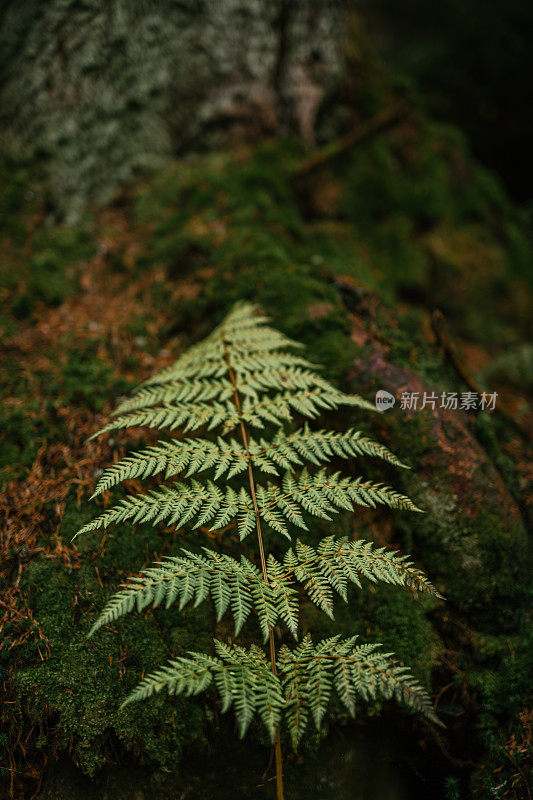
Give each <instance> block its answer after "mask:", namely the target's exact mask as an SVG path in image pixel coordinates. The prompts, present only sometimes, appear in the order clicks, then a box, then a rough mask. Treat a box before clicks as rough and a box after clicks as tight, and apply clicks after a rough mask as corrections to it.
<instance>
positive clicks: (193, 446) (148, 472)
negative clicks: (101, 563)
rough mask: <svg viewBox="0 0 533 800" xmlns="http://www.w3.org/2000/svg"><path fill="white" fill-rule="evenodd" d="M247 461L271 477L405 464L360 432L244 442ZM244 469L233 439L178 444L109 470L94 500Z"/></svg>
mask: <svg viewBox="0 0 533 800" xmlns="http://www.w3.org/2000/svg"><path fill="white" fill-rule="evenodd" d="M248 450H249V458H250V460H251V462H252V464H253V466H254V467H257V468H258V469H259V470H261V471H262V472H265V473H269V474H271V475H279V468H282V469H284V470H287V471H292V470H293V469H294V468H295V467H297V466H300V465H302V464H303V460H307V461H309V462H311V463H312V464H317V465H318V464H320V463H321V462H322V463H323V462H325V461H329V460H330V458H331V457H333V456H336V457H338V458H350V457H352V456H360V455H363V454H366V455H371V456H376V457H378V458H382V459H383V460H385V461H389V462H390V463H391V464H394V465H395V466H398V467H405V464H402V462H401V461H400V460H399V459H398V458H397V457H396V456H395V455H394V453H391V452H390V450H388V449H387V448H386V447H384V446H383V445H381V444H378V443H377V442H374V441H372V440H371V439H368V438H367V437H366V436H363V434H362V433H361V431H354V430H351V429H350V430H348V431H346V432H345V433H336V432H333V431H311V430H310V429H309V428H308V427H307V426H305V427H304V428H301V429H299V430H297V431H296V432H295V433H293V434H291V435H290V436H287V435H286V434H284V433H283V432H278V433H277V434H276V436H275V437H274V438H273V439H272V441H271V442H270V443H269V442H267V441H265V439H261V440H260V441H258V442H257V441H255V440H254V439H250V440H249V442H248ZM247 467H248V455H247V453H246V451H245V449H244V447H243V445H242V444H241V443H240V442H238V441H237V440H236V439H230V440H227V439H223V438H222V437H220V436H219V437H218V439H217V441H216V442H212V441H209V440H207V439H182V440H178V441H171V442H164V441H162V442H159V443H158V445H157V446H153V447H147V448H146V449H145V450H141V451H140V452H138V453H132V454H131V455H129V456H127V457H126V458H124V459H122V460H121V461H119V462H118V463H117V464H114V465H113V466H112V467H108V469H106V470H105V471H104V473H103V475H102V477H101V478H100V480H99V481H98V484H97V486H96V489H95V491H94V493H93V495H92V497H93V498H94V497H97V496H98V495H100V494H102V492H105V491H108V490H109V489H111V488H112V487H113V486H116V485H117V484H118V483H121V482H122V481H125V480H131V479H133V478H141V479H144V478H147V477H150V476H154V475H159V474H160V473H161V472H164V473H165V478H169V477H171V476H172V475H177V474H179V473H183V474H184V477H185V478H188V477H190V476H191V475H194V474H196V473H198V472H204V471H206V470H208V469H214V470H215V475H214V479H215V480H217V479H218V478H220V477H222V476H223V475H224V474H225V476H226V478H227V479H228V480H229V479H230V478H233V477H234V476H235V475H239V474H240V473H241V472H244V471H245V470H246V469H247Z"/></svg>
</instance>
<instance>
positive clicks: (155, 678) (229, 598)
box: [76, 304, 440, 753]
mask: <svg viewBox="0 0 533 800" xmlns="http://www.w3.org/2000/svg"><path fill="white" fill-rule="evenodd" d="M267 322H268V320H267V318H266V317H264V316H262V315H261V314H260V313H259V311H258V309H257V308H256V307H255V306H253V305H251V304H239V305H237V306H235V307H234V309H233V310H232V312H231V313H230V314H229V315H228V316H227V317H226V318H225V319H224V320H223V321H222V322H221V324H220V325H219V326H218V327H217V328H216V329H215V330H214V331H213V332H212V333H211V334H210V335H209V336H208V337H207V338H206V339H205V340H204V341H203V342H200V343H199V344H197V345H195V346H194V347H192V348H190V349H189V350H188V351H187V352H186V353H184V354H183V355H182V356H180V358H178V359H177V361H176V362H175V363H174V364H173V365H172V366H171V367H169V368H167V369H165V370H163V371H162V372H161V373H159V374H158V375H155V376H153V377H152V378H150V379H149V380H148V381H145V383H144V384H142V385H141V386H140V387H139V388H138V389H137V390H136V391H135V392H134V393H133V396H132V397H131V398H128V399H126V400H124V401H123V402H121V403H120V404H119V405H118V407H117V409H116V411H115V415H114V418H113V419H112V420H111V422H110V423H109V424H108V425H106V426H105V427H104V428H103V430H102V431H100V432H99V433H103V432H107V431H112V430H120V429H125V428H130V427H137V426H141V425H143V426H147V427H151V428H155V429H161V430H162V429H167V430H169V431H175V430H179V433H178V436H177V438H174V439H171V440H170V441H160V442H159V443H158V444H157V445H155V446H149V447H145V448H144V449H142V450H140V451H139V452H135V453H133V454H131V455H129V456H127V457H126V458H123V459H122V460H120V461H119V462H118V463H117V464H115V465H113V466H112V467H110V468H109V469H107V470H106V471H105V472H104V473H103V475H102V477H101V478H100V480H99V482H98V484H97V486H96V489H95V492H94V495H93V496H98V495H100V494H101V493H102V492H105V491H107V490H109V489H112V488H113V487H114V486H116V485H117V484H119V483H121V482H122V481H126V480H131V479H144V478H147V477H150V476H156V475H160V476H163V477H164V478H165V479H169V478H171V477H173V476H176V477H178V478H179V479H180V482H173V483H172V484H171V485H169V486H162V487H160V488H158V489H157V490H153V491H149V492H147V493H144V494H140V495H131V496H128V497H126V498H125V499H124V500H122V501H121V502H120V503H119V504H118V505H116V506H114V507H111V508H108V509H106V510H105V511H104V512H103V513H101V514H100V515H99V516H98V517H96V519H94V520H93V521H91V522H89V523H88V524H86V525H85V526H83V528H81V530H80V531H79V532H78V533H77V534H76V535H79V534H81V533H85V532H88V531H92V530H96V529H98V528H100V527H104V528H107V527H108V526H109V525H110V524H113V523H122V522H126V521H128V522H130V523H131V524H133V525H135V524H137V523H152V524H154V525H155V524H157V523H159V522H165V523H166V525H168V526H169V527H176V528H182V527H184V526H187V525H190V526H191V527H192V528H193V529H197V528H200V527H202V528H204V527H205V528H207V529H208V530H222V529H225V528H227V527H231V526H233V525H235V526H236V529H237V532H238V534H239V537H240V539H241V540H243V539H244V538H245V537H246V536H248V535H249V534H250V533H251V532H252V531H254V530H256V529H257V533H258V544H259V555H260V560H261V569H258V567H257V566H256V565H255V564H253V563H252V562H251V561H249V560H247V559H246V558H245V557H244V556H241V559H240V561H237V560H236V559H234V558H232V557H230V556H228V555H223V554H220V553H216V552H214V551H213V550H208V549H203V550H202V552H201V553H193V552H191V551H188V550H181V551H180V554H179V555H177V556H169V557H166V558H165V559H164V560H163V561H161V562H158V563H157V564H155V565H154V566H152V567H149V568H148V569H145V570H144V571H143V572H141V574H140V575H138V576H136V577H132V578H129V579H128V580H127V581H126V582H125V583H124V584H123V585H122V588H121V589H120V591H119V592H118V593H117V594H116V595H114V596H113V597H112V598H111V599H110V600H109V602H108V604H107V605H106V607H105V608H104V610H103V612H102V614H101V615H100V617H99V618H98V619H97V620H96V622H95V624H94V625H93V628H92V630H91V634H92V633H94V631H96V630H98V628H100V627H102V625H105V624H107V623H109V622H113V621H114V620H116V619H118V618H119V617H120V616H122V615H123V614H126V613H128V612H130V611H132V610H133V609H134V608H135V609H137V610H138V611H142V610H143V609H145V608H147V607H148V606H152V607H156V606H158V605H159V604H161V603H165V605H166V606H167V608H168V607H169V606H170V605H172V604H173V603H176V604H177V605H178V607H179V608H180V609H183V608H185V606H187V605H188V604H192V605H194V606H197V605H199V604H200V603H202V602H203V601H205V600H207V599H211V600H212V602H213V604H214V608H215V611H216V616H217V619H219V620H220V619H221V617H222V616H223V615H224V614H225V613H226V612H230V613H231V615H232V616H233V618H234V623H235V633H236V635H238V634H239V632H240V630H241V629H242V627H243V625H244V624H245V622H246V620H247V619H248V618H249V617H250V615H251V614H252V612H254V613H255V614H256V615H257V618H258V622H259V627H260V629H261V631H262V634H263V638H264V640H265V641H266V639H267V638H268V639H270V656H271V659H272V663H271V664H268V663H267V660H266V657H265V653H264V652H263V650H262V649H261V648H259V647H256V646H255V645H252V647H251V648H250V649H249V650H245V649H243V648H242V647H239V646H237V645H235V646H230V645H227V644H224V643H223V642H219V641H217V642H215V655H214V656H208V655H206V654H202V653H196V652H191V653H189V654H188V655H187V656H185V657H181V658H177V659H175V660H174V661H172V662H170V664H169V665H168V666H167V667H163V668H161V669H159V670H157V671H156V672H154V673H153V674H152V675H149V676H148V677H147V678H145V679H144V680H143V681H142V682H141V684H140V685H139V686H138V687H137V689H135V690H134V692H133V693H132V694H131V695H130V697H129V698H127V700H126V703H128V702H131V701H133V700H138V699H141V698H144V697H149V696H150V695H152V694H154V693H155V692H159V691H161V690H163V689H166V690H167V691H168V692H169V693H171V694H172V693H182V694H197V693H198V692H201V691H204V690H205V689H206V688H208V687H209V686H211V685H212V684H214V685H215V686H216V688H217V690H218V692H219V694H220V698H221V702H222V710H223V711H226V710H227V709H228V708H229V707H230V706H231V705H233V706H234V708H235V713H236V717H237V721H238V725H239V731H240V734H241V735H244V733H245V732H246V730H247V728H248V726H249V724H250V721H251V719H252V718H253V716H254V715H258V716H259V717H260V718H261V720H262V721H263V723H264V725H265V726H266V728H267V730H268V733H269V735H270V737H271V739H272V740H273V739H274V738H275V737H277V732H278V731H279V725H280V722H281V720H282V718H283V719H284V720H285V722H286V724H287V726H288V730H289V734H290V736H291V739H292V741H293V743H294V745H295V746H296V744H297V743H298V741H299V739H300V738H301V736H302V734H303V733H304V731H305V729H306V726H307V724H308V722H309V720H311V719H313V720H314V723H315V725H316V726H317V727H319V726H320V725H321V723H322V721H323V718H324V715H325V713H326V711H327V707H328V704H329V702H330V698H331V695H332V693H333V691H336V692H337V693H338V695H339V697H340V699H341V701H342V702H343V703H344V705H345V706H346V707H347V708H348V710H349V711H350V713H353V712H354V709H355V706H356V703H357V702H358V701H359V700H361V699H362V700H368V699H371V698H378V697H381V698H385V699H389V698H392V697H395V698H396V699H397V700H400V701H401V702H404V703H406V704H407V705H409V706H411V707H412V708H415V709H417V710H419V711H421V712H422V713H424V714H426V716H428V717H430V718H432V719H434V717H433V714H432V710H431V706H430V704H429V699H428V697H427V695H426V694H425V692H424V690H423V689H422V688H421V687H420V686H419V684H418V683H417V682H416V681H415V680H414V678H413V677H412V675H411V674H410V673H409V671H408V670H407V669H406V668H405V667H403V666H401V665H400V664H399V663H398V662H396V661H394V660H393V659H391V657H390V654H384V653H382V652H381V651H380V650H379V649H378V647H379V646H378V645H358V644H357V642H356V637H352V638H349V639H345V640H342V639H340V637H333V638H332V639H328V640H324V641H322V642H320V643H319V644H317V645H315V644H314V643H313V642H312V640H311V638H310V637H309V636H307V637H306V638H305V639H304V640H303V642H301V644H300V645H298V646H297V647H296V649H294V650H292V651H290V650H289V649H288V648H286V647H283V648H281V651H280V653H279V672H278V673H277V674H276V647H275V640H274V637H273V630H274V628H275V627H276V626H278V625H279V624H280V623H281V624H282V625H283V626H286V627H287V628H288V629H289V630H290V631H291V633H292V634H293V635H294V637H295V638H297V634H298V618H299V598H300V596H301V594H302V592H303V593H305V594H306V595H307V596H308V597H309V598H310V600H311V601H312V602H313V603H314V604H315V605H316V606H317V607H318V608H320V609H321V610H322V611H324V612H325V613H326V614H328V615H329V616H333V598H334V595H335V594H339V595H340V596H341V597H342V598H343V599H344V600H347V591H348V586H349V584H355V585H356V586H358V587H360V586H361V582H362V579H363V578H366V579H368V580H370V581H372V582H378V581H381V582H385V583H389V584H396V585H399V586H405V587H409V588H412V589H416V590H419V591H426V592H429V593H432V594H434V595H435V596H437V597H440V595H439V594H438V592H437V591H436V590H435V589H434V587H433V586H432V585H431V584H430V582H429V581H428V579H427V578H426V576H425V575H424V574H423V573H422V572H421V571H420V570H418V569H416V568H415V567H414V565H413V564H412V562H411V561H409V560H408V559H407V557H406V556H401V555H399V554H398V553H396V552H391V551H388V550H385V548H383V547H376V546H374V545H373V544H372V543H370V542H363V541H355V542H351V541H348V540H346V539H337V538H335V537H334V536H328V537H326V538H325V539H323V540H322V541H321V542H320V543H319V545H318V546H317V547H316V548H314V547H311V546H309V545H306V544H305V543H304V542H301V541H299V540H298V541H297V542H296V544H295V545H294V546H293V547H291V548H290V549H289V550H288V551H287V553H286V554H285V557H284V558H283V560H282V561H278V560H277V559H276V558H274V556H273V555H271V554H270V555H268V556H267V555H265V548H264V541H265V540H264V538H263V537H264V533H262V532H261V528H262V527H263V526H264V524H265V523H266V526H268V527H269V528H270V529H271V530H272V531H276V532H278V533H280V534H283V535H284V536H287V537H288V538H289V539H291V535H290V531H291V530H292V528H293V527H294V528H300V529H302V530H306V529H307V523H306V519H307V515H311V516H315V517H318V518H321V519H325V520H330V519H331V518H332V515H333V514H336V513H338V512H339V511H341V510H346V511H352V510H353V509H354V506H356V505H360V506H367V507H373V508H375V507H376V506H378V505H385V506H388V507H390V508H398V509H406V510H411V511H419V510H420V509H418V508H417V507H416V505H415V504H414V503H413V502H412V501H411V500H410V499H409V498H408V497H406V496H405V495H403V494H400V493H399V492H396V491H395V490H394V489H392V488H390V487H388V486H385V485H383V484H381V483H374V482H371V481H368V480H365V479H363V478H362V477H359V478H355V479H354V478H351V477H343V476H342V475H341V473H339V472H333V473H332V472H329V471H328V470H327V469H326V465H327V464H328V463H329V462H330V461H331V460H333V459H338V458H342V459H346V458H351V457H360V456H363V455H368V456H373V457H378V458H381V459H383V460H385V461H388V462H389V463H391V464H394V465H395V466H399V467H403V466H405V465H404V464H402V463H401V461H400V460H399V459H398V458H397V457H396V456H395V455H394V454H393V453H391V451H390V450H388V449H387V448H386V447H384V446H383V445H380V444H378V443H377V442H374V441H373V440H372V439H370V438H368V437H367V436H365V435H363V434H362V433H361V432H360V431H357V430H354V429H349V430H347V431H345V432H342V433H341V432H333V431H327V430H311V429H310V428H309V425H308V424H307V423H305V425H304V426H303V427H301V428H299V429H297V430H295V431H293V432H287V430H286V429H285V425H286V423H292V422H293V421H294V420H295V418H297V417H307V418H309V419H313V418H315V417H317V416H318V415H319V414H320V413H321V412H322V411H323V410H335V409H337V408H338V407H339V406H341V405H345V406H353V407H359V408H366V409H371V410H373V411H375V409H374V406H373V405H372V404H370V403H368V402H367V401H365V400H363V399H362V398H361V397H358V396H357V395H349V394H345V393H344V392H342V391H340V390H339V389H337V388H336V387H334V386H332V385H331V384H330V383H328V382H327V381H326V380H325V379H324V378H323V377H322V376H321V375H320V374H319V373H318V372H317V369H318V368H317V367H316V366H315V365H313V364H312V363H310V362H309V361H307V360H306V359H305V358H302V357H301V356H300V355H299V354H296V355H294V354H293V353H290V352H287V348H298V347H300V345H299V344H298V343H297V342H293V341H291V340H290V339H288V338H287V337H286V336H285V335H284V334H282V333H280V332H278V331H276V330H273V329H272V328H270V327H269V326H268V324H267ZM217 428H218V429H219V430H218V434H216V435H215V434H214V433H212V434H207V435H206V432H209V431H214V430H215V429H217ZM250 428H257V429H260V430H262V431H263V432H262V433H260V434H257V436H256V438H253V437H252V436H250V433H249V429H250ZM273 428H274V429H275V428H278V429H279V430H278V431H277V432H275V433H274V434H272V435H270V434H271V431H272V429H273ZM200 430H201V431H202V432H203V433H202V434H201V435H200V436H198V435H197V434H196V438H193V437H192V436H188V437H187V438H183V437H184V435H185V434H186V433H187V432H188V431H195V432H196V431H200ZM234 430H235V431H237V432H236V433H235V434H232V431H234ZM265 430H266V431H267V432H264V431H265ZM95 435H98V434H95ZM309 465H311V468H314V467H316V468H318V469H317V471H315V472H312V473H310V472H309V471H308V466H309ZM208 470H210V471H211V474H210V476H209V477H210V478H211V479H210V480H204V482H200V481H199V480H198V479H196V478H195V477H193V476H198V475H200V474H201V473H202V472H207V471H208ZM259 472H261V473H263V474H264V475H265V476H268V479H267V478H263V480H262V481H261V482H260V483H257V475H258V474H259ZM245 473H246V474H247V485H248V489H245V488H244V485H242V484H243V481H242V479H241V478H242V477H243V476H244V474H245ZM222 479H224V480H222ZM233 479H236V480H235V481H233ZM229 480H231V481H232V485H231V486H230V485H228V484H227V481H229ZM234 487H235V488H234ZM278 745H279V739H277V749H276V752H277V753H278V750H279V747H278Z"/></svg>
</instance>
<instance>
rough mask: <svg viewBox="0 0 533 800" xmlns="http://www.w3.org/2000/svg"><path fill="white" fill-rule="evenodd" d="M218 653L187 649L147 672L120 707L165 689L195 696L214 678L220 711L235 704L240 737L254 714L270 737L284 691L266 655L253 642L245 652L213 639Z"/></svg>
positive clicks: (278, 715) (282, 700) (272, 734)
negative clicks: (165, 664) (215, 654)
mask: <svg viewBox="0 0 533 800" xmlns="http://www.w3.org/2000/svg"><path fill="white" fill-rule="evenodd" d="M215 650H216V653H217V656H208V655H205V654H204V653H197V652H190V653H189V654H188V656H183V657H181V658H177V659H174V660H173V661H171V662H170V663H169V665H168V666H166V667H162V668H160V669H159V670H157V671H156V672H154V673H152V674H151V675H148V676H147V677H146V678H145V679H144V680H143V681H142V682H141V683H140V684H139V685H138V686H137V688H136V689H135V690H134V691H133V692H132V693H131V694H130V695H129V697H127V698H126V700H125V702H124V703H123V706H125V705H127V704H128V703H131V702H134V701H136V700H143V699H145V698H147V697H151V696H152V695H153V694H156V693H157V692H161V691H163V690H166V691H167V692H168V694H184V695H186V696H187V695H195V694H198V693H199V692H203V691H205V690H206V689H207V688H208V687H209V686H210V684H211V682H212V681H214V683H215V686H216V688H217V690H218V692H219V695H220V699H221V701H222V711H223V712H225V711H227V710H228V709H229V708H230V707H231V705H233V706H234V709H235V716H236V718H237V723H238V726H239V734H240V736H241V738H242V737H243V736H244V734H245V733H246V731H247V729H248V726H249V724H250V722H251V720H252V718H253V716H254V714H255V713H257V715H258V716H259V718H260V719H261V721H262V722H263V724H264V725H265V727H266V729H267V731H268V734H269V736H270V739H271V740H273V739H274V736H275V731H276V728H277V726H278V724H279V721H280V718H281V710H282V707H283V702H284V698H283V694H282V690H281V683H280V680H279V678H278V677H277V676H276V675H274V673H273V672H272V671H271V669H270V667H269V665H268V664H267V661H266V658H265V654H264V653H263V651H262V650H260V649H259V648H258V647H256V646H254V645H252V647H251V648H250V650H248V651H246V650H244V648H242V647H237V646H235V647H231V646H229V645H226V644H223V643H222V642H218V641H216V640H215Z"/></svg>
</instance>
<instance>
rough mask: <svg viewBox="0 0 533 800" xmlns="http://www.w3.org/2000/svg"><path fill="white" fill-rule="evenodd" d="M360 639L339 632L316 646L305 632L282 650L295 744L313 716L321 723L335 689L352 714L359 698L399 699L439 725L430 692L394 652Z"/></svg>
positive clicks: (288, 715) (281, 670)
mask: <svg viewBox="0 0 533 800" xmlns="http://www.w3.org/2000/svg"><path fill="white" fill-rule="evenodd" d="M356 640H357V637H356V636H353V637H350V638H348V639H341V638H340V637H339V636H334V637H332V638H331V639H325V640H323V641H321V642H320V643H319V644H317V645H314V644H313V642H312V640H311V637H310V636H306V637H305V639H304V640H303V642H302V644H301V645H300V646H299V647H297V648H295V649H294V650H289V648H287V647H285V646H283V647H282V648H281V649H280V653H279V660H278V669H279V676H280V680H281V683H282V686H283V691H284V694H285V703H286V705H285V708H284V717H285V719H286V722H287V726H288V729H289V734H290V736H291V739H292V742H293V745H294V746H295V747H296V745H297V744H298V741H299V739H300V738H301V736H302V734H303V732H304V730H305V727H306V724H307V719H308V717H309V715H311V716H312V717H313V719H314V722H315V724H316V726H317V728H319V727H320V724H321V722H322V719H323V716H324V714H325V713H326V710H327V706H328V703H329V700H330V697H331V693H332V690H333V689H335V691H336V692H337V694H338V696H339V698H340V700H341V701H342V703H343V704H344V705H345V706H346V708H347V709H348V711H349V712H350V714H351V715H353V714H354V712H355V704H356V702H357V700H358V699H361V700H364V701H369V700H375V699H380V698H383V699H384V700H390V699H392V698H394V699H396V700H397V701H398V702H400V703H403V704H405V705H407V706H409V707H410V708H413V709H414V710H416V711H418V712H420V713H422V714H424V715H425V716H426V717H428V718H429V719H431V720H432V721H434V722H437V723H438V724H440V722H439V720H438V719H437V718H436V717H435V714H434V712H433V708H432V705H431V701H430V699H429V697H428V695H427V693H426V691H425V690H424V689H423V687H422V686H421V685H420V683H419V682H418V681H417V680H416V679H415V678H414V677H413V676H412V674H411V673H410V671H409V670H408V668H407V667H404V666H402V665H401V664H400V662H398V661H396V660H394V659H393V658H391V655H392V654H391V653H382V652H381V650H380V649H379V648H380V647H381V645H379V644H363V645H356Z"/></svg>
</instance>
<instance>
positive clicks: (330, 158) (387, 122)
mask: <svg viewBox="0 0 533 800" xmlns="http://www.w3.org/2000/svg"><path fill="white" fill-rule="evenodd" d="M405 110H406V107H405V105H404V104H399V105H396V106H394V107H393V108H391V109H388V110H387V111H384V112H383V113H382V114H378V115H377V116H376V117H374V118H373V119H371V120H370V121H369V122H365V123H363V124H362V125H356V126H355V128H353V129H352V130H351V131H350V132H349V133H347V134H345V136H341V137H340V139H335V140H334V141H333V142H329V144H327V145H325V146H324V147H322V148H320V149H319V150H317V151H316V152H315V153H314V154H313V155H312V156H310V158H307V159H305V160H304V161H302V162H301V163H300V165H299V166H298V167H297V169H296V171H295V173H294V175H293V179H294V180H296V181H300V180H301V179H302V178H307V177H309V175H312V174H313V173H314V172H316V171H317V170H319V169H320V168H321V167H323V166H325V165H327V164H331V163H332V162H334V161H336V160H337V159H338V158H340V157H341V156H343V155H344V154H345V153H347V152H348V150H351V149H352V147H355V146H356V145H358V144H361V142H364V141H366V140H367V139H370V138H371V137H372V136H375V135H376V134H377V133H381V132H382V131H385V130H387V128H391V127H392V126H394V125H396V124H397V123H398V122H399V121H400V119H401V118H402V116H403V115H404V113H405Z"/></svg>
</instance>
